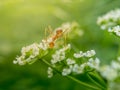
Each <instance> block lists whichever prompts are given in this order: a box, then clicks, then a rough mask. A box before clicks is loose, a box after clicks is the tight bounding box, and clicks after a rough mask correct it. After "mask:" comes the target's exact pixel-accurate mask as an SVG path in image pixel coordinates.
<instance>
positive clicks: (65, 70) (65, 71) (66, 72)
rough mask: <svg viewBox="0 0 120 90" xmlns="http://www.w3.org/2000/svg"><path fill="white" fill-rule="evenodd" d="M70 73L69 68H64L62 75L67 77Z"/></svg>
mask: <svg viewBox="0 0 120 90" xmlns="http://www.w3.org/2000/svg"><path fill="white" fill-rule="evenodd" d="M70 73H71V69H70V68H64V69H63V71H62V75H63V76H67V75H68V74H70Z"/></svg>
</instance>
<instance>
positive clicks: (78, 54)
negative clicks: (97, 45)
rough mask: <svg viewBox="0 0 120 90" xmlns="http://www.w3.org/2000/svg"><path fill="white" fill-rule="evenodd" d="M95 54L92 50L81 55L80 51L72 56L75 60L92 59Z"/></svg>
mask: <svg viewBox="0 0 120 90" xmlns="http://www.w3.org/2000/svg"><path fill="white" fill-rule="evenodd" d="M95 54H96V53H95V51H94V50H90V51H87V52H85V53H83V52H82V51H80V52H79V53H75V54H74V57H75V58H81V57H92V56H94V55H95Z"/></svg>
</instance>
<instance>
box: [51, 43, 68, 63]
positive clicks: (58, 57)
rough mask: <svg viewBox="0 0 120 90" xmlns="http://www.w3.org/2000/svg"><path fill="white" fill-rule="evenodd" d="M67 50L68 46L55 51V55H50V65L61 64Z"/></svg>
mask: <svg viewBox="0 0 120 90" xmlns="http://www.w3.org/2000/svg"><path fill="white" fill-rule="evenodd" d="M69 49H70V44H68V45H67V46H66V47H64V48H62V49H60V50H57V51H56V52H55V54H53V55H52V59H51V64H56V63H57V62H61V61H62V60H64V59H65V58H66V57H65V53H66V51H67V50H69Z"/></svg>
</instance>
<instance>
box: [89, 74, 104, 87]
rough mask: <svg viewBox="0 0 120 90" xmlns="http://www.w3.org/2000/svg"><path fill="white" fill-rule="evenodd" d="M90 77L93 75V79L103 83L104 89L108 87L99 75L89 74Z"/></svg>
mask: <svg viewBox="0 0 120 90" xmlns="http://www.w3.org/2000/svg"><path fill="white" fill-rule="evenodd" d="M89 75H92V76H93V77H96V78H97V79H98V80H99V81H100V82H101V83H102V85H103V86H104V87H106V83H105V81H104V80H103V79H102V78H101V77H100V76H99V75H98V73H97V72H95V73H94V74H93V73H89Z"/></svg>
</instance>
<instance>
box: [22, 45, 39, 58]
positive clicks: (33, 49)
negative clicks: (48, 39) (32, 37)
mask: <svg viewBox="0 0 120 90" xmlns="http://www.w3.org/2000/svg"><path fill="white" fill-rule="evenodd" d="M21 53H22V55H23V56H26V55H27V54H28V53H30V54H29V55H30V57H31V58H34V57H36V56H37V55H39V45H38V44H37V43H33V44H32V45H29V46H26V47H23V48H22V50H21Z"/></svg>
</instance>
